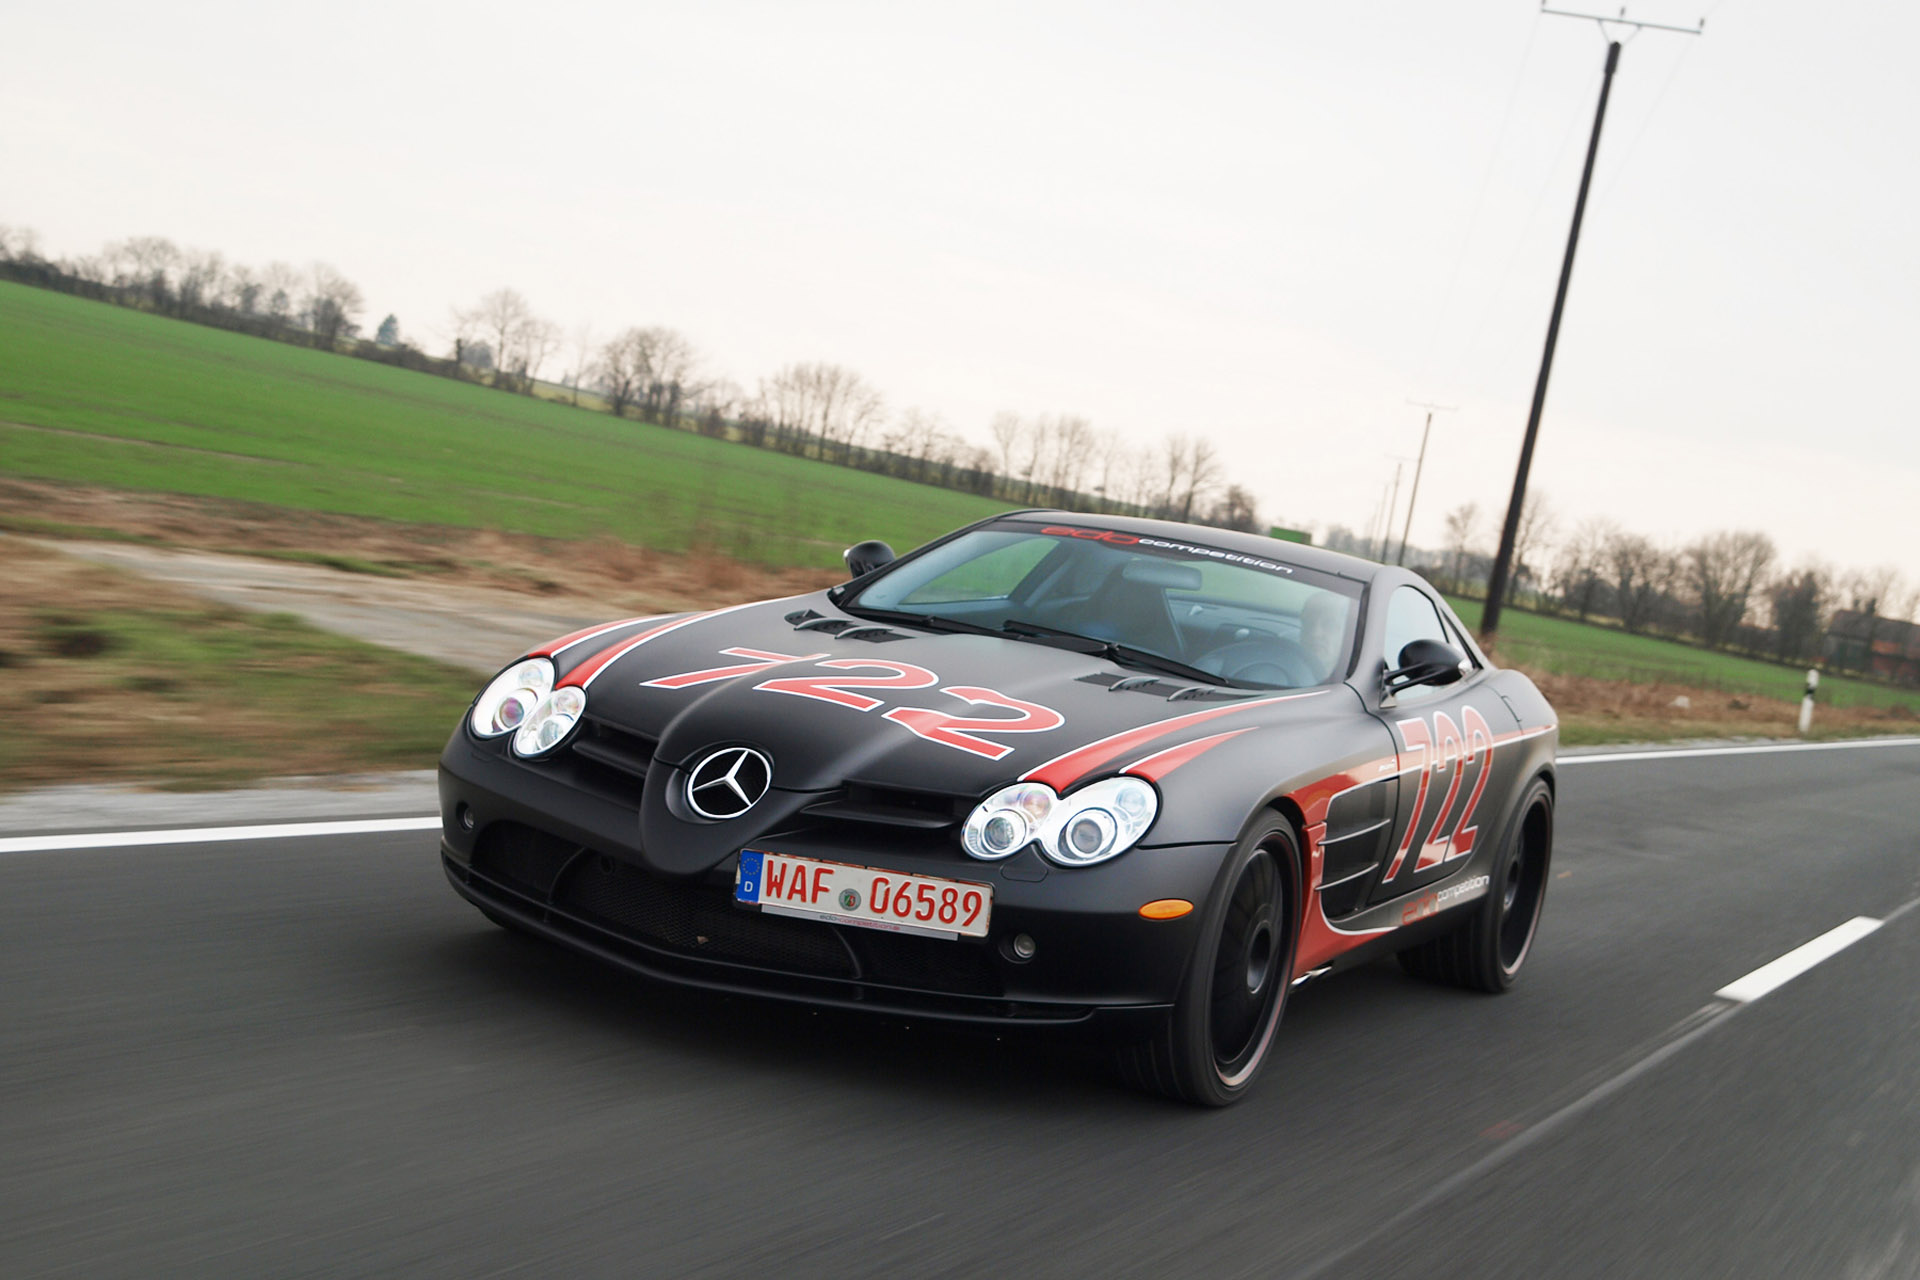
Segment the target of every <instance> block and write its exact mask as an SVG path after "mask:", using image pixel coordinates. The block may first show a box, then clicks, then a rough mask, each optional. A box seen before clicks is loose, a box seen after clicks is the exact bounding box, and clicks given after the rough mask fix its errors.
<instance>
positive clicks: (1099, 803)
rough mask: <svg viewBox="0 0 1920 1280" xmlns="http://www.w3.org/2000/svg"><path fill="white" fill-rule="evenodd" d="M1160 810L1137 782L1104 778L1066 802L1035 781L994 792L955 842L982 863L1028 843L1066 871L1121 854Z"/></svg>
mask: <svg viewBox="0 0 1920 1280" xmlns="http://www.w3.org/2000/svg"><path fill="white" fill-rule="evenodd" d="M1159 810H1160V796H1159V793H1157V792H1156V791H1154V789H1153V787H1152V785H1151V784H1150V783H1148V782H1146V781H1144V780H1143V779H1140V778H1127V777H1121V778H1108V779H1106V780H1104V781H1101V782H1096V783H1094V784H1093V785H1092V786H1090V787H1082V788H1081V789H1080V790H1078V791H1076V792H1074V793H1073V794H1072V795H1070V796H1068V797H1067V798H1066V799H1064V800H1063V799H1061V798H1059V797H1058V796H1056V795H1054V793H1053V790H1052V788H1050V787H1046V786H1043V785H1041V784H1040V783H1037V782H1022V783H1016V784H1015V785H1013V786H1011V787H1005V788H1003V789H1001V790H999V791H996V792H994V793H993V794H992V795H990V796H988V797H987V798H986V799H985V800H983V801H981V802H980V804H979V805H978V806H977V807H976V808H975V809H974V811H973V812H972V813H971V814H969V815H968V816H967V825H966V826H965V827H964V828H963V829H962V830H961V833H960V843H961V844H962V845H964V846H965V847H966V850H967V852H968V853H969V854H971V855H972V856H974V857H976V858H979V859H981V860H983V861H987V862H997V861H999V860H1000V859H1002V858H1010V857H1012V856H1013V855H1014V854H1016V853H1018V852H1019V851H1020V850H1022V849H1024V848H1026V847H1027V846H1028V845H1029V844H1033V843H1035V842H1038V843H1039V845H1040V851H1041V852H1042V853H1044V854H1046V856H1047V857H1048V858H1050V859H1052V860H1053V861H1054V862H1057V863H1059V864H1060V865H1061V866H1065V867H1085V866H1091V865H1092V864H1094V863H1096V862H1105V861H1106V860H1107V859H1108V858H1111V857H1114V856H1115V855H1117V854H1121V853H1125V852H1126V851H1127V850H1128V849H1131V848H1132V847H1133V846H1134V843H1135V842H1136V841H1138V840H1139V839H1140V837H1141V836H1143V835H1145V834H1146V833H1147V828H1148V827H1150V826H1152V825H1153V818H1154V815H1155V814H1156V813H1158V812H1159Z"/></svg>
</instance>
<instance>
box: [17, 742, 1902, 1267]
mask: <svg viewBox="0 0 1920 1280" xmlns="http://www.w3.org/2000/svg"><path fill="white" fill-rule="evenodd" d="M1559 814H1560V824H1559V836H1558V842H1557V846H1556V854H1555V873H1556V878H1555V879H1554V880H1553V882H1552V889H1551V893H1550V896H1549V899H1548V907H1547V913H1546V918H1545V922H1544V924H1543V925H1542V932H1541V936H1540V940H1539V943H1538V946H1537V948H1536V951H1535V954H1534V956H1533V958H1532V959H1531V961H1530V962H1529V967H1528V970H1527V973H1526V975H1525V977H1524V979H1523V981H1522V983H1521V985H1520V987H1519V988H1518V989H1516V990H1515V991H1514V992H1512V993H1511V994H1509V995H1507V996H1505V997H1500V998H1491V997H1485V996H1473V995H1467V994H1463V993H1458V992H1452V991H1447V990H1442V989H1438V988H1434V987H1429V986H1425V985H1422V984H1420V983H1417V982H1415V981H1413V980H1411V979H1407V978H1405V977H1403V976H1402V975H1401V974H1400V973H1399V971H1398V969H1396V968H1394V967H1393V966H1392V965H1391V964H1390V963H1389V964H1384V965H1378V966H1373V967H1370V968H1367V969H1363V970H1359V971H1356V972H1353V973H1350V974H1345V975H1341V976H1338V977H1335V978H1332V979H1330V980H1327V981H1325V982H1323V983H1320V984H1317V985H1312V986H1308V987H1305V988H1302V989H1301V990H1300V992H1299V993H1297V996H1296V999H1295V1001H1294V1004H1293V1006H1292V1007H1291V1008H1290V1010H1289V1012H1288V1015H1287V1021H1286V1024H1285V1026H1284V1027H1283V1029H1282V1045H1281V1048H1280V1050H1279V1056H1278V1058H1277V1060H1276V1061H1274V1062H1273V1064H1272V1065H1271V1067H1270V1068H1269V1070H1268V1073H1267V1075H1266V1077H1265V1079H1264V1081H1263V1083H1262V1085H1261V1088H1260V1090H1259V1091H1258V1093H1257V1094H1256V1096H1254V1097H1252V1098H1250V1099H1249V1100H1248V1101H1247V1102H1246V1103H1244V1104H1243V1105H1241V1106H1239V1107H1236V1108H1233V1109H1230V1110H1227V1111H1224V1112H1215V1113H1202V1112H1197V1111H1190V1110H1187V1109H1184V1108H1181V1107H1177V1106H1173V1105H1170V1104H1166V1103H1162V1102H1158V1101H1155V1100H1152V1099H1148V1098H1144V1097H1138V1096H1135V1095H1133V1094H1131V1093H1128V1092H1127V1091H1125V1090H1124V1089H1122V1088H1121V1087H1119V1086H1118V1085H1116V1084H1114V1083H1112V1082H1111V1081H1110V1080H1109V1079H1108V1077H1107V1076H1106V1075H1105V1074H1104V1072H1103V1070H1102V1068H1101V1066H1100V1064H1099V1063H1098V1062H1097V1061H1096V1060H1094V1059H1092V1058H1090V1057H1088V1056H1086V1055H1085V1054H1083V1052H1082V1051H1080V1050H1077V1049H1075V1048H1072V1047H1070V1046H1067V1045H1063V1044H1060V1043H1057V1042H1054V1041H1050V1040H1026V1039H1012V1040H996V1039H993V1038H991V1037H979V1036H971V1035H963V1034H955V1033H950V1032H945V1031H940V1030H936V1029H931V1028H929V1027H927V1026H924V1025H906V1024H902V1023H888V1022H875V1021H868V1020H864V1019H859V1018H854V1017H850V1016H842V1015H833V1014H812V1013H809V1012H806V1011H804V1010H794V1009H788V1008H785V1007H783V1006H777V1005H768V1004H762V1003H759V1002H755V1001H751V1000H746V999H726V1000H723V999H715V998H711V997H705V996H693V995H688V994H683V993H677V992H672V991H664V990H660V989H656V988H653V987H650V986H648V985H646V984H643V983H641V982H638V981H636V980H631V979H628V978H626V977H624V976H621V975H618V974H613V973H608V972H603V971H602V970H600V969H599V968H598V967H596V966H594V965H592V964H590V963H588V962H586V961H584V960H577V959H574V958H572V957H570V956H568V955H565V954H562V953H560V952H558V951H555V950H551V949H548V948H546V947H543V946H541V945H539V944H535V943H531V942H528V941H525V940H523V939H520V938H517V937H514V936H510V935H508V934H506V933H503V932H501V931H500V930H498V929H495V928H493V927H492V926H491V925H489V924H487V923H486V922H485V921H484V920H482V919H481V918H480V917H479V916H478V915H477V914H476V913H474V912H473V911H472V910H471V909H470V908H468V907H466V906H464V905H463V904H462V903H460V902H459V901H457V900H456V899H455V897H454V895H453V893H452V892H451V891H450V890H449V889H448V888H447V886H446V884H445V883H444V881H443V880H442V878H441V874H440V871H439V868H438V865H437V860H436V857H435V847H434V838H433V836H432V834H431V833H422V832H412V833H400V834H386V835H361V836H352V837H332V838H301V839H279V840H259V841H248V842H238V843H205V844H181V845H170V846H154V847H134V848H124V849H103V850H83V851H59V852H7V853H0V903H4V915H0V1037H3V1038H4V1042H3V1043H0V1275H5V1276H8V1277H24V1276H42V1275H72V1276H86V1277H100V1276H152V1275H162V1274H164V1275H244V1276H281V1275H366V1274H393V1273H408V1274H429V1275H433V1274H449V1275H455V1274H457V1275H462V1276H475V1275H494V1274H502V1273H505V1274H530V1275H557V1274H566V1275H675V1276H680V1275H739V1274H749V1273H780V1274H836V1275H838V1274H882V1273H885V1274H915V1275H921V1274H956V1275H973V1274H987V1273H994V1274H1044V1275H1102V1276H1105V1275H1115V1274H1125V1275H1134V1274H1140V1275H1173V1274H1179V1275H1200V1274H1204V1275H1208V1276H1233V1275H1248V1276H1253V1275H1259V1276H1289V1275H1329V1276H1374V1275H1382V1276H1387V1275H1391V1276H1454V1275H1458V1276H1489V1275H1497V1276H1533V1275H1543V1274H1546V1275H1568V1276H1589V1275H1591V1276H1643V1275H1686V1276H1720V1275H1725V1276H1740V1277H1753V1276H1783V1277H1785V1276H1791V1277H1811V1276H1834V1277H1847V1278H1849V1280H1856V1278H1857V1280H1893V1278H1895V1277H1914V1276H1920V907H1916V906H1914V904H1915V903H1916V901H1920V747H1915V746H1908V747H1888V748H1879V749H1869V750H1847V751H1828V752H1807V753H1797V752H1796V753H1777V754H1762V755H1745V756H1732V757H1709V758H1684V759H1664V760H1658V761H1652V762H1586V763H1583V764H1581V765H1579V766H1577V767H1570V768H1568V769H1567V770H1566V772H1565V774H1564V775H1563V787H1562V795H1561V803H1560V810H1559ZM1854 917H1866V918H1868V919H1870V920H1877V921H1883V922H1884V924H1883V925H1882V927H1880V928H1879V929H1878V930H1877V931H1874V932H1872V933H1871V934H1870V935H1869V936H1866V937H1865V938H1864V939H1862V940H1861V941H1859V942H1857V943H1855V944H1854V945H1852V946H1850V947H1848V948H1846V949H1845V950H1843V951H1841V952H1839V953H1838V954H1837V955H1835V956H1833V957H1832V958H1831V959H1828V960H1826V961H1825V962H1824V963H1821V964H1819V965H1817V966H1816V967H1814V968H1812V969H1811V970H1809V971H1808V972H1806V973H1805V974H1803V975H1802V976H1800V977H1798V978H1795V979H1794V980H1792V981H1790V982H1788V983H1786V984H1785V985H1783V986H1781V987H1779V988H1778V989H1776V990H1774V991H1772V992H1771V993H1769V994H1766V995H1764V996H1761V997H1760V998H1758V999H1756V1000H1753V1001H1751V1002H1750V1003H1734V1002H1730V1001H1727V1000H1722V999H1717V998H1716V996H1715V993H1716V992H1717V991H1719V990H1720V989H1721V988H1723V987H1724V986H1726V985H1727V984H1729V983H1732V982H1733V981H1734V980H1736V979H1738V978H1741V977H1742V976H1743V975H1745V974H1748V973H1749V972H1750V971H1752V970H1754V969H1756V968H1758V967H1760V966H1762V965H1764V964H1766V963H1768V962H1769V961H1771V960H1773V959H1775V958H1776V957H1778V956H1780V955H1782V954H1783V953H1786V952H1788V951H1791V950H1793V949H1794V948H1797V947H1799V946H1800V945H1801V944H1803V943H1805V942H1807V941H1808V940H1809V939H1812V938H1815V937H1816V936H1818V935H1821V934H1824V933H1826V932H1827V931H1829V930H1831V929H1833V928H1835V926H1838V925H1841V924H1842V923H1843V922H1846V921H1848V920H1850V919H1852V918H1854Z"/></svg>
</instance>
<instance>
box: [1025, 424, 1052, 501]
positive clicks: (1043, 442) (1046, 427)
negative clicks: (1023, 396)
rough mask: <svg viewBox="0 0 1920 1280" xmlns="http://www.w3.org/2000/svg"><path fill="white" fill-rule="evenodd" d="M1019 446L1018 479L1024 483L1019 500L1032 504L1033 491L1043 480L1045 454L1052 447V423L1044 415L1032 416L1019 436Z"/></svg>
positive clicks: (1033, 499)
mask: <svg viewBox="0 0 1920 1280" xmlns="http://www.w3.org/2000/svg"><path fill="white" fill-rule="evenodd" d="M1020 446H1021V447H1020V461H1019V463H1018V466H1019V468H1020V479H1021V480H1022V481H1024V482H1025V483H1026V493H1025V494H1024V496H1022V497H1021V499H1020V500H1021V501H1022V502H1024V503H1026V504H1027V505H1028V506H1032V505H1033V504H1034V502H1035V501H1036V499H1035V498H1034V496H1033V495H1034V491H1035V489H1036V488H1037V487H1038V486H1039V485H1040V484H1042V483H1043V482H1044V476H1043V474H1042V473H1043V469H1044V464H1045V463H1046V460H1047V454H1048V452H1049V451H1051V450H1052V448H1053V423H1052V422H1051V421H1049V420H1048V419H1047V418H1045V417H1036V418H1034V419H1033V420H1032V421H1031V422H1029V423H1027V429H1026V432H1025V434H1023V435H1022V436H1021V437H1020Z"/></svg>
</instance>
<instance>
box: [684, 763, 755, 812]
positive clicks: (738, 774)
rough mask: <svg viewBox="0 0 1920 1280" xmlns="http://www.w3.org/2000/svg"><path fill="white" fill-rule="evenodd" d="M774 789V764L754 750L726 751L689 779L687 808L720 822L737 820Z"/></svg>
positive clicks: (698, 769) (700, 767) (703, 765)
mask: <svg viewBox="0 0 1920 1280" xmlns="http://www.w3.org/2000/svg"><path fill="white" fill-rule="evenodd" d="M772 785H773V761H771V760H769V759H767V758H766V757H765V756H763V755H761V754H760V753H759V752H758V751H755V750H754V749H753V748H752V747H722V748H720V750H718V751H715V752H713V753H712V754H711V755H709V756H707V758H706V759H704V760H702V761H701V762H700V763H699V764H696V765H695V766H693V772H692V773H689V774H688V775H687V806H688V807H689V808H690V809H692V810H693V811H694V812H695V813H697V814H699V815H700V816H701V817H703V818H712V819H713V820H715V821H716V822H720V821H725V820H726V819H728V818H737V817H739V816H740V815H741V814H743V813H745V812H746V811H747V810H749V809H751V808H753V806H754V805H756V804H758V803H759V802H760V797H761V796H764V795H766V794H767V788H768V787H770V786H772Z"/></svg>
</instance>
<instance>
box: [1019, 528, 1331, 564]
mask: <svg viewBox="0 0 1920 1280" xmlns="http://www.w3.org/2000/svg"><path fill="white" fill-rule="evenodd" d="M1005 527H1006V528H1009V529H1019V528H1022V526H1020V525H1014V524H1009V525H1007V526H1005ZM1040 532H1041V533H1043V534H1050V535H1052V536H1053V537H1056V538H1080V539H1083V540H1085V541H1087V542H1104V543H1106V544H1107V545H1108V546H1113V547H1125V548H1127V549H1128V550H1129V551H1151V552H1156V553H1158V554H1160V555H1165V556H1179V557H1192V556H1199V557H1201V558H1203V559H1207V560H1218V561H1220V562H1221V563H1223V564H1241V565H1245V566H1247V567H1248V568H1250V569H1262V570H1265V571H1266V572H1268V573H1282V574H1286V575H1287V576H1288V577H1292V576H1293V575H1294V572H1295V570H1294V568H1293V566H1292V565H1285V564H1281V563H1280V562H1279V561H1277V560H1264V559H1262V558H1261V557H1259V556H1250V555H1247V554H1245V553H1243V552H1239V551H1223V550H1221V549H1220V548H1219V547H1202V546H1198V545H1196V544H1194V543H1191V542H1173V541H1170V540H1168V539H1166V538H1155V537H1151V536H1149V535H1146V534H1139V533H1121V532H1120V531H1119V530H1117V529H1080V528H1075V527H1074V526H1072V525H1064V524H1050V525H1045V526H1043V527H1042V528H1041V530H1040Z"/></svg>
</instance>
